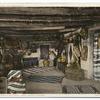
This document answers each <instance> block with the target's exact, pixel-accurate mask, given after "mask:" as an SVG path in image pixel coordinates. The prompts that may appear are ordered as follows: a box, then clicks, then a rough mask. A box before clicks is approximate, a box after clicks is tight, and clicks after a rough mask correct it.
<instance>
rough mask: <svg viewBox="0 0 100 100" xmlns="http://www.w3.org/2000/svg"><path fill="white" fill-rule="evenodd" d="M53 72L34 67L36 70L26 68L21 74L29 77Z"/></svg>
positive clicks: (48, 69)
mask: <svg viewBox="0 0 100 100" xmlns="http://www.w3.org/2000/svg"><path fill="white" fill-rule="evenodd" d="M52 70H54V69H53V68H45V67H36V68H27V69H24V70H23V74H24V75H27V76H31V75H33V74H35V73H40V72H42V73H44V72H49V71H52Z"/></svg>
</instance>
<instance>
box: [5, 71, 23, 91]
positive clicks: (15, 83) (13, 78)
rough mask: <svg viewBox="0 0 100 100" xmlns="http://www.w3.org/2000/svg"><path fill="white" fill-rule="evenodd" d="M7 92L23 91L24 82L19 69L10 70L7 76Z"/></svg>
mask: <svg viewBox="0 0 100 100" xmlns="http://www.w3.org/2000/svg"><path fill="white" fill-rule="evenodd" d="M7 79H8V93H25V83H24V82H23V79H22V72H21V70H11V71H10V72H9V73H8V76H7Z"/></svg>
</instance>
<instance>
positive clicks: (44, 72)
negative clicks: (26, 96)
mask: <svg viewBox="0 0 100 100" xmlns="http://www.w3.org/2000/svg"><path fill="white" fill-rule="evenodd" d="M23 76H24V80H25V81H26V88H27V90H26V92H27V93H62V86H61V82H62V79H63V77H64V74H63V73H62V72H60V71H58V70H55V69H54V68H53V67H36V68H27V69H24V70H23Z"/></svg>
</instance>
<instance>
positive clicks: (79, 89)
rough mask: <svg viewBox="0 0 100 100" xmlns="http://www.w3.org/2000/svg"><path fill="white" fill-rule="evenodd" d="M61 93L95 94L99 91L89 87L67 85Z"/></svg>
mask: <svg viewBox="0 0 100 100" xmlns="http://www.w3.org/2000/svg"><path fill="white" fill-rule="evenodd" d="M63 93H67V94H96V93H99V91H98V90H97V89H96V88H95V87H93V86H91V85H68V86H64V87H63Z"/></svg>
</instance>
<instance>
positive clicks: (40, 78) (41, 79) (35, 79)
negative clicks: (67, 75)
mask: <svg viewBox="0 0 100 100" xmlns="http://www.w3.org/2000/svg"><path fill="white" fill-rule="evenodd" d="M62 79H63V77H62V76H29V77H27V78H26V80H28V81H32V82H40V83H61V82H62Z"/></svg>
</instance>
